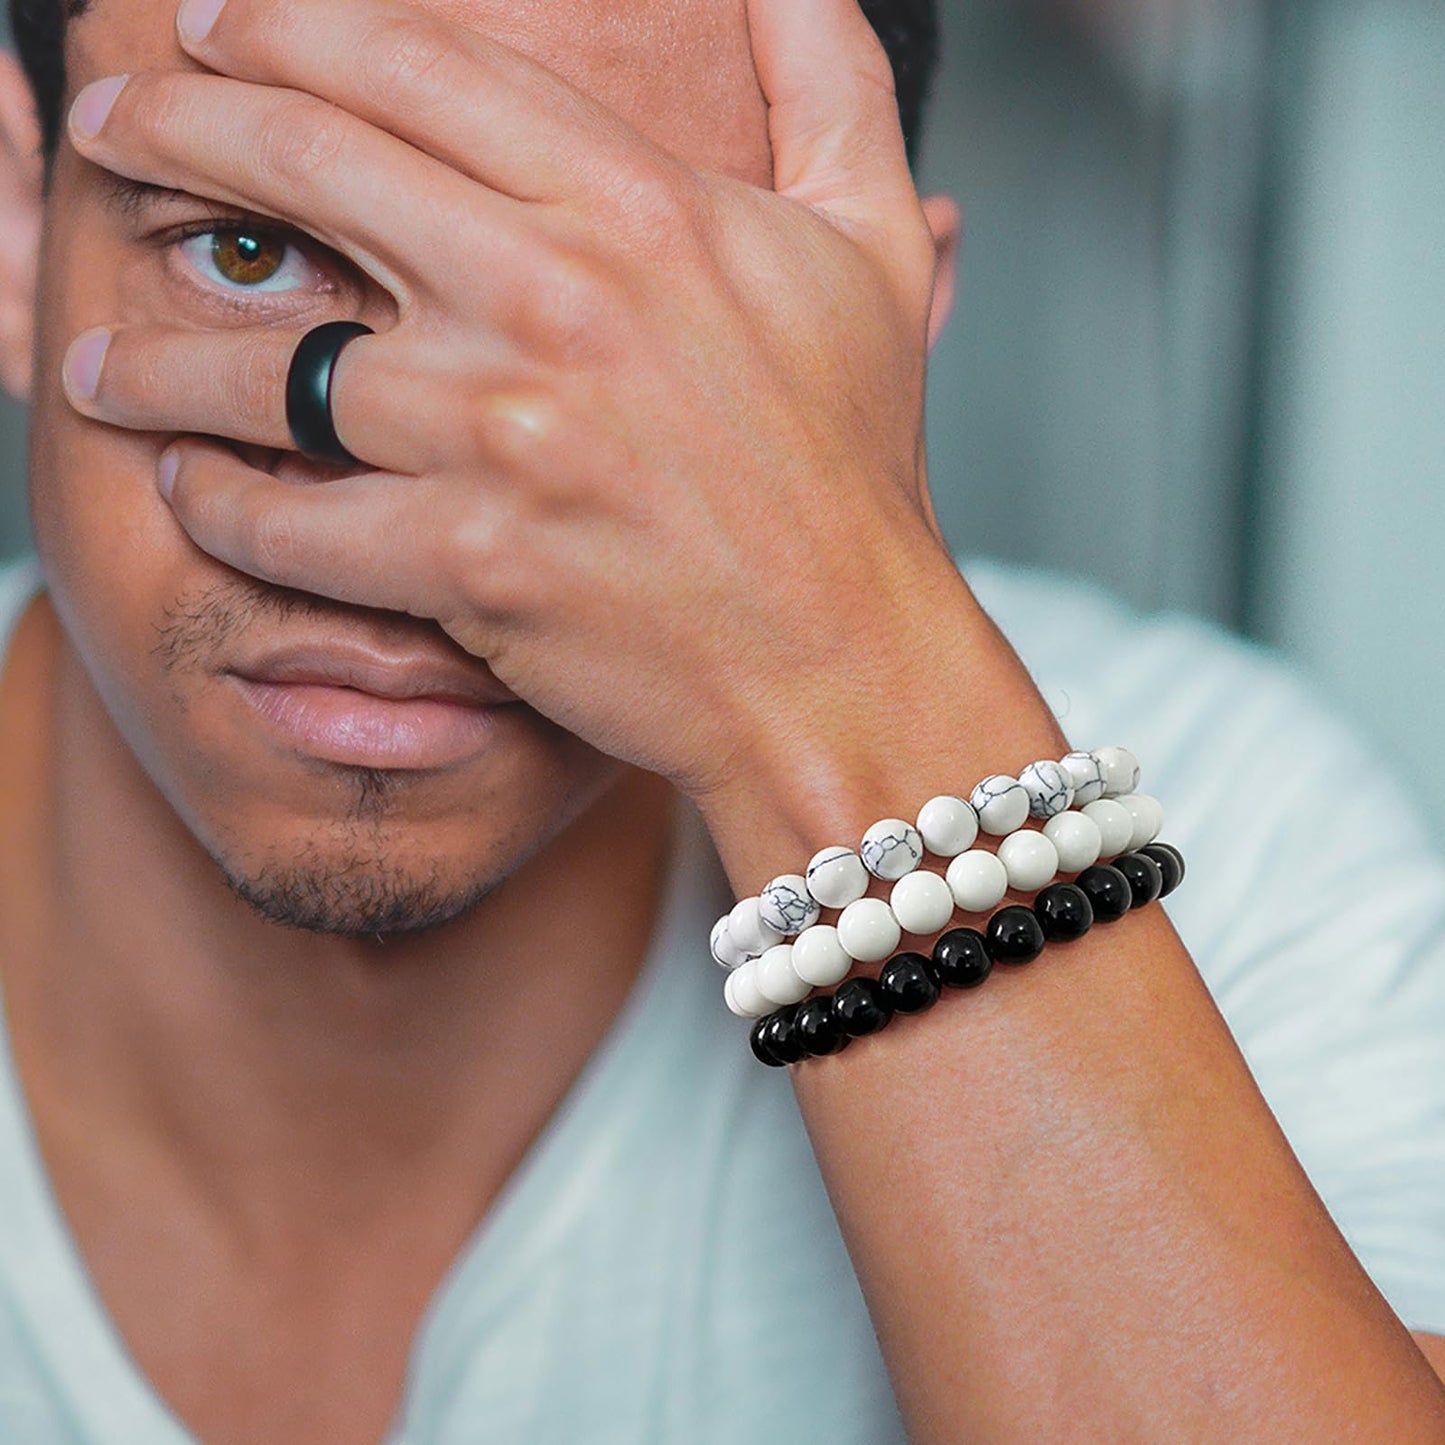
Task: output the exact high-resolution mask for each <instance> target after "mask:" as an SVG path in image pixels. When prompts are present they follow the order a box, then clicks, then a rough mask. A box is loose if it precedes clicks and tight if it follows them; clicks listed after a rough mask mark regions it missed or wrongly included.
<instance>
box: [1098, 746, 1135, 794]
mask: <svg viewBox="0 0 1445 1445" xmlns="http://www.w3.org/2000/svg"><path fill="white" fill-rule="evenodd" d="M1094 756H1095V757H1096V758H1098V760H1099V763H1100V765H1101V766H1102V767H1103V769H1104V780H1105V787H1104V796H1105V797H1106V798H1122V797H1123V796H1124V794H1125V793H1132V792H1134V791H1135V790H1136V789H1137V788H1138V786H1139V777H1140V773H1141V771H1142V770H1141V769H1140V767H1139V759H1138V758H1136V757H1135V756H1134V754H1133V753H1131V752H1130V751H1129V749H1128V748H1095V749H1094Z"/></svg>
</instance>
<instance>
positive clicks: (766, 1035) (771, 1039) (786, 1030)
mask: <svg viewBox="0 0 1445 1445" xmlns="http://www.w3.org/2000/svg"><path fill="white" fill-rule="evenodd" d="M797 1013H798V1011H797V1009H796V1008H784V1009H779V1010H778V1011H777V1013H775V1014H773V1015H772V1016H771V1017H769V1019H768V1021H767V1025H768V1026H767V1027H766V1028H765V1029H764V1030H763V1032H762V1041H763V1043H764V1044H766V1045H767V1047H768V1049H769V1050H770V1051H771V1052H772V1055H773V1057H774V1058H775V1059H777V1061H778V1062H779V1063H780V1064H796V1063H797V1062H798V1060H799V1059H801V1058H802V1057H803V1044H802V1041H801V1040H800V1039H799V1038H798V1035H797V1033H796V1031H795V1030H794V1027H793V1020H794V1019H795V1018H796V1017H797Z"/></svg>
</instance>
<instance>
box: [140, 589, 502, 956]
mask: <svg viewBox="0 0 1445 1445" xmlns="http://www.w3.org/2000/svg"><path fill="white" fill-rule="evenodd" d="M340 606H341V604H334V603H329V602H327V601H325V600H323V599H321V598H313V597H310V596H307V595H306V594H302V593H291V592H285V591H282V590H280V589H276V588H271V587H266V586H263V585H261V584H254V583H249V582H241V581H237V582H234V583H230V584H223V585H221V586H218V587H215V588H213V589H211V590H209V591H207V592H206V593H204V594H202V595H200V596H198V597H191V598H187V599H184V600H183V601H182V602H181V603H180V604H178V605H177V606H175V607H174V608H172V609H171V610H170V611H169V612H168V613H167V616H166V621H165V624H164V625H163V626H162V627H161V629H160V640H159V642H158V644H157V646H156V654H157V656H158V657H159V659H160V661H161V663H162V665H163V667H164V668H165V669H166V671H167V672H168V673H169V674H171V675H172V676H173V677H175V678H177V679H178V678H179V676H180V675H182V674H184V673H188V672H195V671H204V670H205V666H206V662H207V659H209V658H211V657H214V656H216V655H217V654H218V653H219V652H220V651H221V649H222V648H223V647H224V645H225V643H226V641H227V640H228V638H230V637H231V636H233V635H234V634H235V633H236V632H238V631H240V630H242V629H244V628H247V627H249V626H251V625H252V624H253V623H254V622H255V621H256V620H257V619H258V618H261V617H270V618H272V619H275V618H278V617H279V618H281V619H284V618H286V617H288V616H291V615H295V614H297V613H317V614H324V613H327V612H331V611H334V610H336V609H338V608H339V607H340ZM327 771H328V772H329V773H330V774H331V775H332V777H333V778H335V779H337V780H339V782H340V785H341V788H340V792H341V799H342V802H341V805H340V807H339V809H338V812H339V816H338V817H337V819H336V820H335V821H334V822H333V823H332V824H331V825H330V826H329V827H328V828H327V829H326V836H325V838H324V839H318V840H316V841H312V842H310V843H307V844H303V845H300V846H299V847H298V850H297V852H296V853H295V854H294V855H293V856H291V857H278V856H267V857H264V858H254V857H253V858H250V859H245V860H242V859H238V858H237V857H235V856H232V855H229V854H228V853H227V852H226V851H225V849H224V847H222V848H219V849H217V848H213V849H212V850H211V857H212V860H213V861H214V862H215V863H216V865H217V867H218V868H219V869H220V871H221V875H222V877H223V878H224V879H225V881H226V884H227V885H228V887H229V888H230V889H231V891H232V892H233V893H234V894H235V895H236V897H238V898H240V899H241V900H242V901H243V902H244V903H246V904H248V905H249V906H250V907H251V908H253V909H254V910H255V911H256V912H257V913H258V914H259V915H260V916H261V917H262V918H264V919H265V920H266V921H267V922H269V923H275V924H278V925H280V926H281V927H283V928H291V929H299V930H302V931H304V932H308V933H315V934H322V935H326V936H329V937H336V938H380V939H385V938H393V937H402V936H414V935H417V934H421V933H427V932H431V931H434V930H436V929H439V928H444V927H445V926H446V925H448V924H450V923H454V922H456V921H457V920H458V919H460V918H462V917H463V916H464V915H466V914H467V913H469V912H471V911H472V910H473V909H474V908H476V907H477V906H478V905H479V904H480V903H481V902H482V901H483V900H484V899H485V898H486V897H487V896H488V895H489V894H490V893H491V892H492V891H493V889H494V888H495V887H496V885H497V882H498V881H499V880H497V879H493V878H489V877H488V878H481V879H478V878H476V877H475V876H472V877H466V878H458V877H454V876H453V877H448V876H447V875H446V874H445V872H444V871H443V869H442V868H441V867H440V866H439V865H438V864H436V863H433V864H432V865H431V866H430V867H428V868H424V869H419V868H418V867H417V866H416V863H415V860H414V859H413V858H408V857H404V855H405V854H406V853H407V851H408V850H407V849H406V848H404V847H403V846H401V844H400V842H399V840H398V839H396V838H395V837H394V836H390V835H391V834H392V830H393V829H394V828H395V826H396V824H395V821H394V820H395V818H396V817H397V815H398V814H399V813H400V812H401V811H402V806H401V805H402V801H403V799H404V798H405V795H406V792H407V783H408V779H407V777H406V775H404V774H401V773H396V772H388V771H386V770H384V769H378V768H361V767H345V766H341V765H336V766H334V767H329V768H328V769H327Z"/></svg>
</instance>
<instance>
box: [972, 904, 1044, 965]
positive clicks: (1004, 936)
mask: <svg viewBox="0 0 1445 1445" xmlns="http://www.w3.org/2000/svg"><path fill="white" fill-rule="evenodd" d="M984 944H985V946H986V947H987V948H988V952H989V957H990V958H992V959H993V961H994V962H995V963H1013V964H1019V963H1032V962H1033V961H1034V959H1036V958H1037V957H1038V956H1039V954H1041V953H1042V952H1043V951H1044V926H1043V924H1042V923H1040V922H1039V920H1038V919H1037V918H1036V917H1034V911H1033V909H1032V908H1024V907H1022V906H1021V905H1018V904H1015V905H1013V906H1012V907H1009V908H1000V909H999V911H998V912H997V913H995V914H994V916H993V917H992V918H990V919H989V921H988V928H987V930H986V931H985V933H984Z"/></svg>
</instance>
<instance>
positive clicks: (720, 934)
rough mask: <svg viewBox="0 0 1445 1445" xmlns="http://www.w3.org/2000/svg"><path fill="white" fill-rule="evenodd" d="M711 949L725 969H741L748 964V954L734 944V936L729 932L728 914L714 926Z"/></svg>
mask: <svg viewBox="0 0 1445 1445" xmlns="http://www.w3.org/2000/svg"><path fill="white" fill-rule="evenodd" d="M709 947H710V948H711V950H712V956H713V958H714V959H716V960H717V962H718V963H719V964H721V965H722V967H723V968H741V967H742V965H743V964H744V963H746V962H747V958H748V956H747V954H745V953H744V952H743V951H742V949H740V948H739V947H738V946H737V944H735V943H734V942H733V936H732V934H731V933H730V932H729V931H728V916H727V914H726V913H724V914H723V916H722V917H721V918H719V919H718V921H717V922H716V923H714V924H713V926H712V937H711V939H710V940H709Z"/></svg>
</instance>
